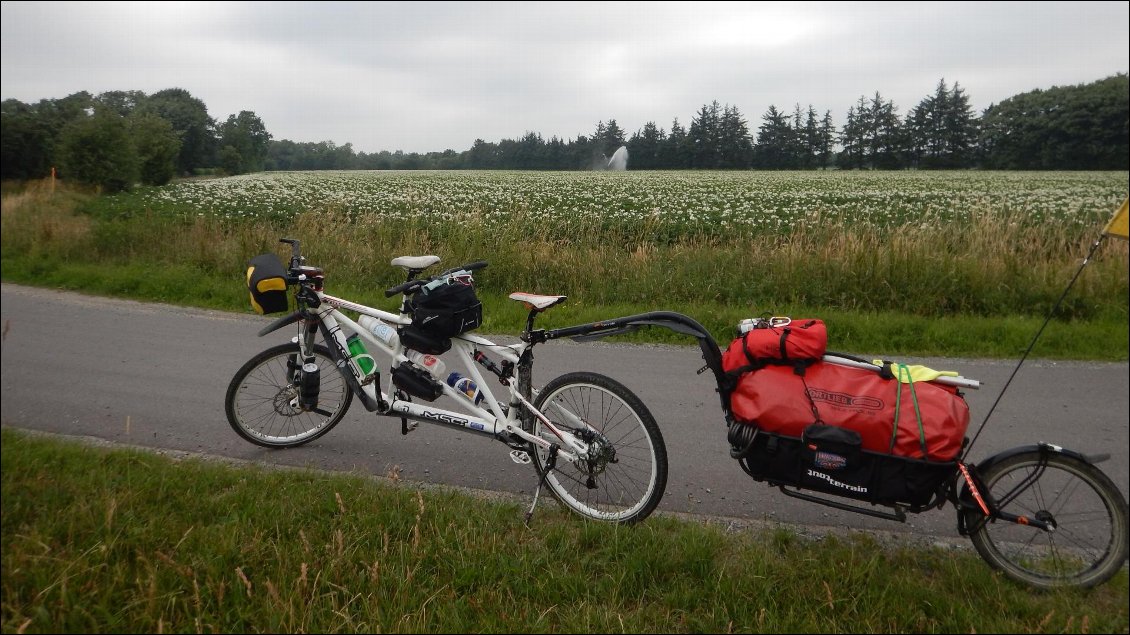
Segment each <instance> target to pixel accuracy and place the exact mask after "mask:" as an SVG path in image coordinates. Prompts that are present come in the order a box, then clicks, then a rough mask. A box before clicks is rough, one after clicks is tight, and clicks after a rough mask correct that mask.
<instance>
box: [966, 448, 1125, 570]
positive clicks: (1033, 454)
mask: <svg viewBox="0 0 1130 635" xmlns="http://www.w3.org/2000/svg"><path fill="white" fill-rule="evenodd" d="M981 479H982V481H984V483H985V486H986V487H987V488H988V490H989V492H991V494H992V496H993V498H994V499H995V500H996V501H997V504H998V505H999V506H1000V509H1001V510H1002V511H1005V512H1008V513H1011V514H1016V515H1019V516H1026V517H1028V518H1034V519H1037V520H1040V521H1043V522H1046V523H1048V524H1050V525H1051V526H1052V527H1053V530H1052V531H1045V530H1042V529H1038V528H1035V527H1031V526H1026V525H1023V524H1017V523H1013V522H1009V521H1004V520H990V521H988V522H986V523H984V524H983V525H982V526H981V527H980V529H978V530H977V531H975V532H973V533H972V534H971V535H970V538H971V539H972V541H973V545H974V546H975V547H976V548H977V552H978V553H979V554H981V557H982V558H984V559H985V561H986V562H988V563H989V564H990V565H991V566H992V567H993V568H995V569H998V570H1000V571H1002V572H1003V573H1004V574H1005V575H1007V576H1008V577H1010V578H1012V579H1014V580H1017V581H1020V582H1023V583H1025V584H1029V585H1032V586H1034V587H1038V588H1041V589H1051V588H1056V587H1070V586H1077V587H1092V586H1095V585H1098V584H1102V583H1103V582H1105V581H1107V580H1108V579H1110V578H1111V576H1113V575H1114V574H1115V573H1117V572H1118V570H1119V569H1120V568H1122V564H1123V563H1124V562H1125V561H1126V555H1127V533H1126V529H1127V518H1126V517H1127V506H1126V499H1125V498H1124V497H1123V496H1122V493H1121V492H1120V491H1119V490H1118V487H1117V486H1115V484H1114V483H1113V482H1112V481H1111V480H1110V478H1109V477H1107V475H1106V474H1103V473H1102V471H1100V470H1099V469H1098V468H1096V467H1094V466H1093V465H1091V464H1089V463H1087V462H1086V461H1083V460H1081V459H1078V458H1075V457H1073V456H1069V455H1065V454H1061V453H1058V452H1054V451H1051V450H1032V451H1030V452H1023V453H1020V454H1017V455H1015V456H1011V457H1008V458H1006V459H1004V460H1002V461H1000V462H999V463H994V464H992V465H990V466H989V467H988V468H987V469H986V470H985V471H984V472H983V473H982V474H981ZM964 513H965V514H966V516H965V522H966V526H967V527H974V526H976V523H977V522H979V521H980V520H982V518H983V516H982V515H981V514H980V513H978V512H976V511H966V512H964Z"/></svg>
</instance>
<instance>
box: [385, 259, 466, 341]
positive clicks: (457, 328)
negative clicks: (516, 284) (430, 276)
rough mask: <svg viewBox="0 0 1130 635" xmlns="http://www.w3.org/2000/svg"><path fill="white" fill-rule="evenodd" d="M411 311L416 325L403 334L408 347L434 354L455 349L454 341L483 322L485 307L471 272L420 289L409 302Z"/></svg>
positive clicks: (438, 279)
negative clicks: (476, 292)
mask: <svg viewBox="0 0 1130 635" xmlns="http://www.w3.org/2000/svg"><path fill="white" fill-rule="evenodd" d="M409 308H410V310H411V311H412V324H410V325H409V326H407V327H405V328H404V332H403V333H401V338H402V340H403V341H404V345H405V346H408V347H410V348H413V349H415V350H418V351H420V352H423V353H430V354H432V355H438V354H440V353H443V352H445V351H447V350H448V349H449V348H451V342H450V341H449V339H450V338H452V337H454V336H456V335H459V334H461V333H466V332H467V331H470V330H472V329H476V328H478V327H479V325H481V324H482V323H483V305H482V303H481V302H479V296H478V295H476V294H475V286H474V279H472V277H471V273H470V272H469V271H457V272H455V273H453V274H451V275H447V276H442V277H440V278H437V279H435V280H432V281H431V282H429V283H428V284H426V285H424V286H423V287H420V290H419V291H417V292H416V293H415V294H413V295H412V297H411V298H410V299H409ZM405 338H406V339H405ZM413 344H415V345H413Z"/></svg>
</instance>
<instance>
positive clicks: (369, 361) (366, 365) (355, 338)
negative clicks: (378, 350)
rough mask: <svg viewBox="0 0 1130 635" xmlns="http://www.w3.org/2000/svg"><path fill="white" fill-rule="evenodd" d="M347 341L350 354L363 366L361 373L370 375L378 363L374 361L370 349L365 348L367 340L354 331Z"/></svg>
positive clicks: (366, 375)
mask: <svg viewBox="0 0 1130 635" xmlns="http://www.w3.org/2000/svg"><path fill="white" fill-rule="evenodd" d="M345 343H346V344H348V345H349V354H350V355H352V356H353V359H354V361H356V362H357V365H358V366H359V367H360V368H361V374H362V375H363V376H365V377H368V376H369V373H371V372H373V369H374V368H376V367H377V363H376V362H375V361H373V356H372V355H370V354H369V351H367V350H365V342H362V341H361V336H360V335H357V334H356V333H354V334H353V335H350V336H349V337H348V338H347V339H346V340H345Z"/></svg>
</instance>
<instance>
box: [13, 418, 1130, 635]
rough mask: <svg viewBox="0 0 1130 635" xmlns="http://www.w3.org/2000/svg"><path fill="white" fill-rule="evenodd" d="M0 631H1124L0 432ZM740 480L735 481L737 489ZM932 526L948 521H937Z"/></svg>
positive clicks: (518, 513) (878, 563) (677, 537)
mask: <svg viewBox="0 0 1130 635" xmlns="http://www.w3.org/2000/svg"><path fill="white" fill-rule="evenodd" d="M0 450H2V455H3V461H2V464H3V470H2V480H3V489H2V494H3V521H2V528H3V532H2V548H3V573H2V583H0V584H2V589H3V601H2V605H3V606H2V625H3V631H4V632H6V633H10V632H17V631H18V632H28V633H34V632H43V633H46V632H500V633H501V632H506V633H509V632H732V631H744V632H749V631H758V632H817V633H851V632H892V633H894V632H954V633H956V632H1015V633H1029V632H1031V633H1037V632H1043V633H1047V632H1125V631H1126V629H1127V627H1128V603H1127V590H1128V587H1127V576H1126V573H1125V571H1123V572H1122V573H1120V574H1119V575H1118V576H1117V577H1116V578H1115V579H1114V580H1112V581H1111V582H1109V583H1107V584H1106V585H1104V586H1102V587H1100V588H1098V589H1094V590H1091V591H1088V592H1082V591H1061V592H1054V593H1036V592H1033V591H1031V590H1029V589H1028V588H1025V587H1022V586H1019V585H1017V584H1014V583H1012V582H1010V581H1007V580H1005V579H1003V578H1001V577H1000V576H998V575H996V574H994V573H992V572H991V571H990V570H989V568H988V567H987V565H985V564H984V563H983V562H982V561H980V560H979V559H977V558H976V557H975V556H973V555H972V554H971V553H970V552H966V551H964V550H962V551H956V552H955V551H952V550H945V549H942V548H940V547H925V546H922V545H918V546H915V545H913V544H911V543H906V544H904V545H903V546H890V545H882V544H880V543H878V542H877V541H876V540H875V539H873V538H872V537H870V536H868V535H866V534H852V535H845V536H842V537H827V538H823V539H812V538H805V537H800V536H798V535H797V534H795V533H793V532H791V531H789V530H787V529H785V528H778V529H766V530H761V531H753V530H749V531H744V532H740V533H727V532H725V531H724V530H723V529H722V528H721V526H719V525H708V524H700V523H695V522H689V521H682V520H677V519H674V518H667V517H658V516H655V517H652V518H649V519H648V520H647V521H646V522H644V523H643V524H641V525H638V526H633V527H617V526H610V525H604V524H598V523H591V522H586V521H584V520H582V519H580V518H579V517H577V516H574V515H571V514H569V513H567V512H565V511H563V510H560V509H557V508H555V507H554V506H553V505H552V504H545V505H542V506H541V507H540V508H539V511H538V513H537V515H535V517H534V520H533V524H532V528H531V529H527V528H526V527H524V526H523V523H522V520H521V518H522V514H523V509H524V507H523V506H520V505H518V504H516V503H506V502H484V501H483V500H480V499H476V498H472V497H469V496H468V495H466V494H462V493H458V492H454V491H450V490H443V489H439V490H437V489H431V488H428V489H421V488H419V487H416V486H412V485H411V484H404V483H400V484H395V483H392V482H388V481H380V480H374V479H372V478H368V477H363V476H358V475H330V474H325V473H318V472H313V471H305V470H273V469H268V468H264V467H256V466H247V467H232V466H229V465H224V464H218V463H214V462H209V461H205V460H200V459H188V460H180V461H174V460H171V459H169V458H166V457H163V456H159V455H156V454H153V453H150V452H145V451H139V450H128V449H104V448H94V447H91V446H86V445H82V444H79V443H74V442H70V441H63V440H59V439H58V438H53V437H47V438H45V437H43V436H42V435H31V434H28V433H25V432H21V431H16V430H11V429H4V430H3V432H2V444H0ZM752 486H755V485H754V484H753V483H752V482H751V487H752ZM934 513H952V511H949V510H947V511H946V512H934Z"/></svg>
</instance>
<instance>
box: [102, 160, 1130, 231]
mask: <svg viewBox="0 0 1130 635" xmlns="http://www.w3.org/2000/svg"><path fill="white" fill-rule="evenodd" d="M1126 193H1127V173H1125V172H616V173H607V172H363V171H350V172H269V173H260V174H252V175H245V176H239V177H231V178H223V179H215V180H202V181H185V182H180V183H176V184H173V185H168V186H164V187H159V188H146V189H141V190H138V191H136V192H133V193H129V194H121V195H117V196H113V197H105V198H103V199H102V200H101V201H100V202H99V206H98V207H99V208H100V212H101V213H102V214H106V215H108V216H111V217H120V216H132V215H135V214H138V213H146V212H147V213H150V214H157V215H170V216H180V217H188V216H208V217H212V218H220V219H228V220H238V219H248V220H268V221H276V222H284V223H285V222H287V221H290V220H292V219H293V218H294V217H295V216H296V215H298V214H300V213H303V212H320V211H328V210H332V211H334V212H337V213H340V214H344V215H345V216H347V217H349V218H352V219H355V220H360V219H365V220H367V221H370V222H373V221H377V222H380V221H410V222H411V224H418V223H420V222H421V221H423V222H426V223H435V222H443V221H456V222H467V221H474V222H476V223H480V224H483V225H491V224H494V223H498V224H499V225H506V226H511V229H514V227H512V226H513V225H515V224H516V225H519V226H521V227H522V228H525V229H526V230H527V231H529V232H533V233H532V234H530V235H538V236H541V237H543V238H545V237H552V238H555V239H565V240H570V239H571V238H573V237H575V236H576V235H577V233H576V232H577V231H578V230H584V229H602V230H621V231H624V230H626V231H632V230H634V229H635V228H639V227H646V228H648V229H649V231H659V232H660V234H662V235H663V236H664V237H666V238H667V239H671V238H676V239H677V238H678V237H679V236H682V235H688V236H698V237H702V236H717V235H729V236H733V235H735V234H738V235H749V234H763V233H783V232H789V231H792V230H794V229H797V228H804V227H812V226H814V225H820V224H826V223H828V222H830V221H838V223H837V224H844V225H852V226H863V227H871V228H890V227H896V226H900V225H906V224H937V223H962V222H965V221H968V220H970V219H971V218H973V217H976V216H980V215H984V214H993V215H1004V216H1006V217H1007V218H1009V220H1010V222H1019V223H1025V224H1027V223H1032V224H1037V225H1042V224H1051V225H1055V226H1056V227H1057V228H1059V229H1069V230H1070V229H1078V230H1080V231H1087V230H1092V229H1095V228H1096V226H1098V227H1101V224H1102V223H1103V222H1104V221H1105V220H1106V218H1108V217H1109V216H1110V214H1111V213H1112V211H1113V210H1114V209H1115V207H1117V205H1118V204H1119V203H1120V202H1121V200H1122V199H1123V198H1124V197H1125V196H1126ZM523 233H525V232H523ZM590 238H591V237H590Z"/></svg>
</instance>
